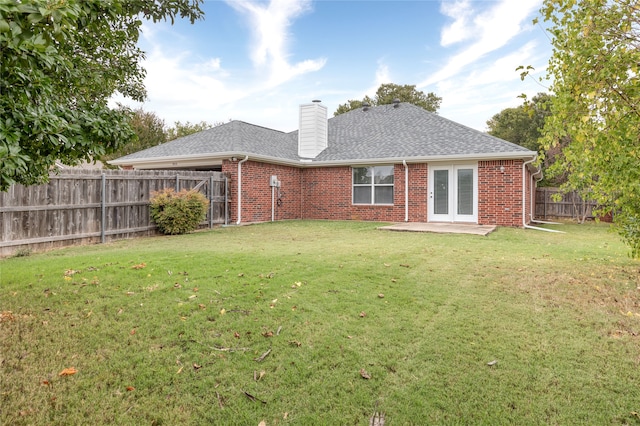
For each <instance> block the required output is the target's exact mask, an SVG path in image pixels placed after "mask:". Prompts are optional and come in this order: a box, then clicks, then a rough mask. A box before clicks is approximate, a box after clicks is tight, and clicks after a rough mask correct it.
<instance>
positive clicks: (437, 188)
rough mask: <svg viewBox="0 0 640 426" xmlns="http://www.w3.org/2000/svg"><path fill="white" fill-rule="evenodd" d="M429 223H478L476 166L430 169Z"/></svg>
mask: <svg viewBox="0 0 640 426" xmlns="http://www.w3.org/2000/svg"><path fill="white" fill-rule="evenodd" d="M428 204H429V205H428V214H429V222H472V223H477V222H478V165H477V164H450V165H431V164H430V165H429V198H428Z"/></svg>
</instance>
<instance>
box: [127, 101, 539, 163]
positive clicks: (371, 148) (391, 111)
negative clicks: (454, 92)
mask: <svg viewBox="0 0 640 426" xmlns="http://www.w3.org/2000/svg"><path fill="white" fill-rule="evenodd" d="M328 137H329V140H328V145H329V146H328V148H326V149H325V150H324V151H323V152H321V153H320V154H319V155H318V156H317V157H316V158H315V159H313V163H315V164H317V163H319V162H336V161H340V162H342V161H345V162H346V161H354V162H356V161H357V162H362V161H366V160H369V159H371V160H373V159H376V160H380V159H385V158H404V159H407V160H409V159H411V158H417V157H419V158H423V159H424V158H425V157H456V156H460V157H461V158H462V157H470V156H473V155H478V156H483V157H487V156H493V155H495V156H496V157H499V156H500V155H504V154H509V155H518V154H519V153H521V154H522V157H527V156H531V155H534V154H535V153H534V152H532V151H529V150H528V149H526V148H523V147H521V146H519V145H516V144H513V143H511V142H507V141H505V140H502V139H499V138H496V137H493V136H491V135H488V134H486V133H483V132H479V131H477V130H475V129H471V128H469V127H466V126H464V125H462V124H459V123H456V122H454V121H451V120H448V119H446V118H443V117H441V116H439V115H437V114H434V113H430V112H428V111H426V110H424V109H422V108H420V107H417V106H414V105H411V104H408V103H400V104H398V105H397V106H394V105H381V106H377V107H373V108H370V109H368V110H367V111H364V110H363V109H357V110H352V111H349V112H347V113H345V114H341V115H338V116H337V117H332V118H330V119H329V121H328ZM297 143H298V131H294V132H290V133H283V132H280V131H277V130H272V129H267V128H265V127H260V126H256V125H253V124H249V123H245V122H242V121H232V122H229V123H226V124H223V125H220V126H217V127H213V128H211V129H208V130H204V131H202V132H199V133H195V134H192V135H189V136H185V137H183V138H179V139H176V140H173V141H171V142H167V143H165V144H162V145H158V146H155V147H152V148H149V149H146V150H143V151H139V152H136V153H133V154H130V155H127V156H125V157H121V158H118V159H117V163H119V164H124V163H126V161H130V160H133V161H132V162H137V161H144V160H145V159H151V158H163V157H167V158H175V157H180V156H185V155H188V156H197V155H202V156H215V155H216V154H218V153H219V154H229V153H232V154H234V155H249V156H251V155H258V156H262V157H271V158H274V159H282V160H289V161H299V160H300V159H301V158H300V157H298V145H297Z"/></svg>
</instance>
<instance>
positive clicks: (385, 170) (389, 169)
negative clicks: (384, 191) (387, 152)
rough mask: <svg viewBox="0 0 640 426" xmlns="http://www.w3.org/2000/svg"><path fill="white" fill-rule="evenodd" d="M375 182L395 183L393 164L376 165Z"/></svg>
mask: <svg viewBox="0 0 640 426" xmlns="http://www.w3.org/2000/svg"><path fill="white" fill-rule="evenodd" d="M374 171H375V181H374V182H375V183H377V184H392V183H393V166H377V167H374Z"/></svg>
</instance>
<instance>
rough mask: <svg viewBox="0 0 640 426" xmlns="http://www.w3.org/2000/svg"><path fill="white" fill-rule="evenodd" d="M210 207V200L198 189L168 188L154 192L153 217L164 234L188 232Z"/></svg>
mask: <svg viewBox="0 0 640 426" xmlns="http://www.w3.org/2000/svg"><path fill="white" fill-rule="evenodd" d="M208 207H209V200H207V199H206V198H205V196H204V195H202V194H201V193H199V192H197V191H187V190H186V189H183V190H182V191H180V192H175V191H174V190H173V188H167V189H164V190H162V191H157V192H154V193H153V194H152V197H151V219H152V220H153V221H154V222H155V223H156V225H157V226H158V229H159V230H160V232H162V233H163V234H169V235H176V234H186V233H188V232H192V231H194V230H195V229H196V228H197V227H198V224H199V223H200V222H202V221H203V220H204V218H205V217H206V216H207V208H208Z"/></svg>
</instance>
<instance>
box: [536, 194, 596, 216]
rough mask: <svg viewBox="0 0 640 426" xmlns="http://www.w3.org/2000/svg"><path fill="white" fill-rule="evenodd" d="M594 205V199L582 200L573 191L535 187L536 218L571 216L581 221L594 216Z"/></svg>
mask: <svg viewBox="0 0 640 426" xmlns="http://www.w3.org/2000/svg"><path fill="white" fill-rule="evenodd" d="M556 194H559V195H558V196H559V197H560V199H559V200H558V201H556V200H555V195H556ZM596 207H597V204H596V203H595V202H594V201H587V200H583V199H582V197H580V195H578V193H577V192H575V191H572V192H567V193H563V192H561V191H560V190H559V189H558V188H538V189H536V210H535V217H536V218H538V219H548V218H571V219H578V220H580V221H583V220H585V219H592V218H593V217H594V215H593V210H594V209H595V208H596Z"/></svg>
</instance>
